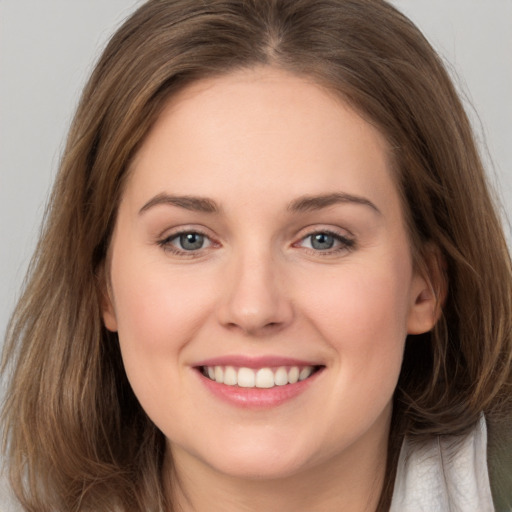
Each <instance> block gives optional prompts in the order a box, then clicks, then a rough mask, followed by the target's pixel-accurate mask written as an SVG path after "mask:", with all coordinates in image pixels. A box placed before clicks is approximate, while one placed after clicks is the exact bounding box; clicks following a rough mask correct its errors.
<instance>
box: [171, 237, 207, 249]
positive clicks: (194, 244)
mask: <svg viewBox="0 0 512 512" xmlns="http://www.w3.org/2000/svg"><path fill="white" fill-rule="evenodd" d="M174 240H176V241H177V242H179V246H180V249H183V250H184V251H197V250H198V249H202V248H203V246H204V243H205V236H204V235H201V234H199V233H183V234H181V235H178V236H177V237H176V238H175V239H174Z"/></svg>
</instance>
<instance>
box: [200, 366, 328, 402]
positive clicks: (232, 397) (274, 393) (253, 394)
mask: <svg viewBox="0 0 512 512" xmlns="http://www.w3.org/2000/svg"><path fill="white" fill-rule="evenodd" d="M196 373H197V374H198V376H199V378H200V380H201V382H202V383H203V385H204V386H206V388H207V389H208V390H209V391H210V392H211V393H213V394H214V395H215V396H216V397H218V398H220V399H221V400H223V401H224V402H227V403H229V404H231V405H234V406H237V407H242V408H248V409H268V408H271V407H277V406H278V405H281V404H283V403H285V402H288V401H291V400H293V399H294V398H296V397H297V396H299V395H300V394H302V393H303V392H304V391H306V390H307V389H308V388H309V387H310V386H311V385H312V384H313V383H314V382H315V381H316V380H317V378H318V377H319V376H320V374H321V373H323V368H321V369H319V370H318V371H316V372H315V373H314V374H313V375H311V376H310V377H308V378H307V379H305V380H302V381H299V382H297V383H295V384H286V385H284V386H274V387H273V388H241V387H239V386H227V385H226V384H220V383H218V382H215V381H214V380H211V379H209V378H208V377H205V376H204V375H203V374H202V373H201V372H200V371H196Z"/></svg>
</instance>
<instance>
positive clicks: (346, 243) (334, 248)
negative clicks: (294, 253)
mask: <svg viewBox="0 0 512 512" xmlns="http://www.w3.org/2000/svg"><path fill="white" fill-rule="evenodd" d="M354 245H355V241H354V240H352V239H350V238H346V237H344V236H341V235H338V234H337V233H331V232H329V231H318V232H316V233H311V234H310V235H307V236H306V237H304V238H303V239H302V240H301V242H300V246H302V247H305V248H307V249H313V250H314V251H316V252H325V253H335V252H338V251H347V250H349V249H351V248H353V247H354Z"/></svg>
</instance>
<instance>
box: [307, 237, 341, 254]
mask: <svg viewBox="0 0 512 512" xmlns="http://www.w3.org/2000/svg"><path fill="white" fill-rule="evenodd" d="M309 238H310V243H311V247H312V248H313V249H316V250H317V251H326V250H329V249H332V248H333V247H334V243H335V241H336V240H335V239H334V237H333V236H332V235H330V234H329V233H315V234H314V235H310V236H309Z"/></svg>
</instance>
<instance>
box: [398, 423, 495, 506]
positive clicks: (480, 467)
mask: <svg viewBox="0 0 512 512" xmlns="http://www.w3.org/2000/svg"><path fill="white" fill-rule="evenodd" d="M390 512H494V506H493V502H492V494H491V485H490V483H489V473H488V470H487V428H486V425H485V420H484V417H483V415H482V417H481V418H480V421H479V422H478V424H477V425H476V427H475V428H474V429H473V430H472V431H471V432H470V433H469V434H468V435H467V436H464V437H462V438H461V437H460V436H459V437H455V436H444V437H443V436H440V437H438V438H436V439H433V440H431V441H428V442H425V443H422V444H419V443H417V442H414V441H412V440H411V439H410V438H407V436H406V438H405V439H404V442H403V444H402V448H401V451H400V458H399V461H398V469H397V474H396V480H395V489H394V491H393V498H392V501H391V508H390Z"/></svg>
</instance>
